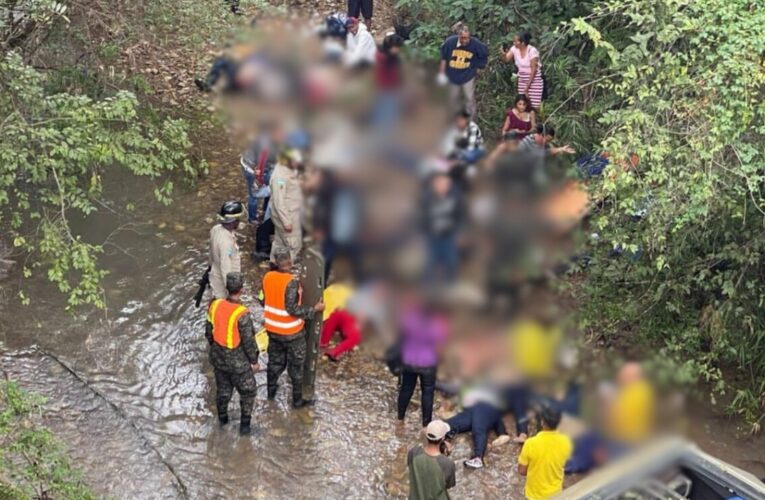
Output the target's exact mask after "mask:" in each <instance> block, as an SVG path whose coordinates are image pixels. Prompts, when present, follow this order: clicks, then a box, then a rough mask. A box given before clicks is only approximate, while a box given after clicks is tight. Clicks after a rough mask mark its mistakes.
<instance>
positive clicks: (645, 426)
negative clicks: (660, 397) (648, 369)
mask: <svg viewBox="0 0 765 500" xmlns="http://www.w3.org/2000/svg"><path fill="white" fill-rule="evenodd" d="M611 408H612V409H611V414H610V420H609V422H608V423H609V426H608V430H609V433H610V436H611V438H613V439H616V440H618V441H621V442H624V443H635V442H638V441H641V440H643V439H645V438H647V437H648V435H649V434H650V432H651V428H652V427H653V413H654V393H653V387H651V384H650V383H648V382H647V381H645V380H639V381H636V382H633V383H631V384H629V385H627V386H625V387H623V388H621V389H619V392H618V393H617V394H616V399H615V400H614V403H613V406H612V407H611Z"/></svg>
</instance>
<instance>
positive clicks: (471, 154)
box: [460, 148, 486, 165]
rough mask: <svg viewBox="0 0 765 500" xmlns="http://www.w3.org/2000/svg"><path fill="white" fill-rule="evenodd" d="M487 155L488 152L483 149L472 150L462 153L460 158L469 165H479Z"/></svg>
mask: <svg viewBox="0 0 765 500" xmlns="http://www.w3.org/2000/svg"><path fill="white" fill-rule="evenodd" d="M485 154H486V150H485V149H483V148H478V149H471V150H466V151H462V152H461V153H460V158H461V159H462V160H463V161H464V162H465V163H467V164H468V165H475V164H476V163H478V160H480V159H481V158H483V155H485Z"/></svg>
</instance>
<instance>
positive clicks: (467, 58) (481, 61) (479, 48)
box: [441, 35, 489, 85]
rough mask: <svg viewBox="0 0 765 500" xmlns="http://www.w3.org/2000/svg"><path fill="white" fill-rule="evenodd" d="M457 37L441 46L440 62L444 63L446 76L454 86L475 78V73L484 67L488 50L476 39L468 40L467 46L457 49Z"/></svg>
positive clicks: (449, 39) (487, 58)
mask: <svg viewBox="0 0 765 500" xmlns="http://www.w3.org/2000/svg"><path fill="white" fill-rule="evenodd" d="M457 42H458V38H457V35H452V36H450V37H449V38H447V39H446V41H444V44H443V45H441V60H443V61H446V76H447V77H448V78H449V81H450V82H452V83H453V84H455V85H462V84H463V83H467V82H469V81H470V80H472V79H473V78H475V75H476V72H477V71H478V70H479V69H481V68H485V67H486V63H487V62H488V61H489V48H488V47H486V45H484V44H483V43H482V42H481V41H480V40H478V39H477V38H473V37H471V38H470V41H469V42H468V44H467V45H463V46H460V47H457Z"/></svg>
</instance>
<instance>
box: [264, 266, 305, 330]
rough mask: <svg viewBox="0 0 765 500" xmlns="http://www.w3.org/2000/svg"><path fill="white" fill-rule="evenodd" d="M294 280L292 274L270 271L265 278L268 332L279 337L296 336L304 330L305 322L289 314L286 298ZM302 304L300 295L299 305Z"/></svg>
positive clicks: (265, 308)
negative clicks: (288, 286) (289, 285)
mask: <svg viewBox="0 0 765 500" xmlns="http://www.w3.org/2000/svg"><path fill="white" fill-rule="evenodd" d="M293 279H294V276H292V275H291V274H290V273H281V272H279V271H269V272H267V273H266V275H265V276H263V294H264V296H265V297H264V298H265V304H264V307H263V316H264V318H265V326H266V330H268V331H269V332H271V333H275V334H277V335H294V334H296V333H298V332H299V331H300V330H302V329H303V320H302V319H300V318H296V317H294V316H291V315H290V313H288V312H287V309H286V307H285V303H284V296H285V294H286V292H287V285H288V284H289V282H290V281H292V280H293ZM300 303H302V294H301V293H298V304H300Z"/></svg>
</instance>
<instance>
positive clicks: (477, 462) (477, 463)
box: [465, 457, 483, 469]
mask: <svg viewBox="0 0 765 500" xmlns="http://www.w3.org/2000/svg"><path fill="white" fill-rule="evenodd" d="M465 467H467V468H468V469H483V460H481V457H473V458H471V459H470V460H465Z"/></svg>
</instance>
